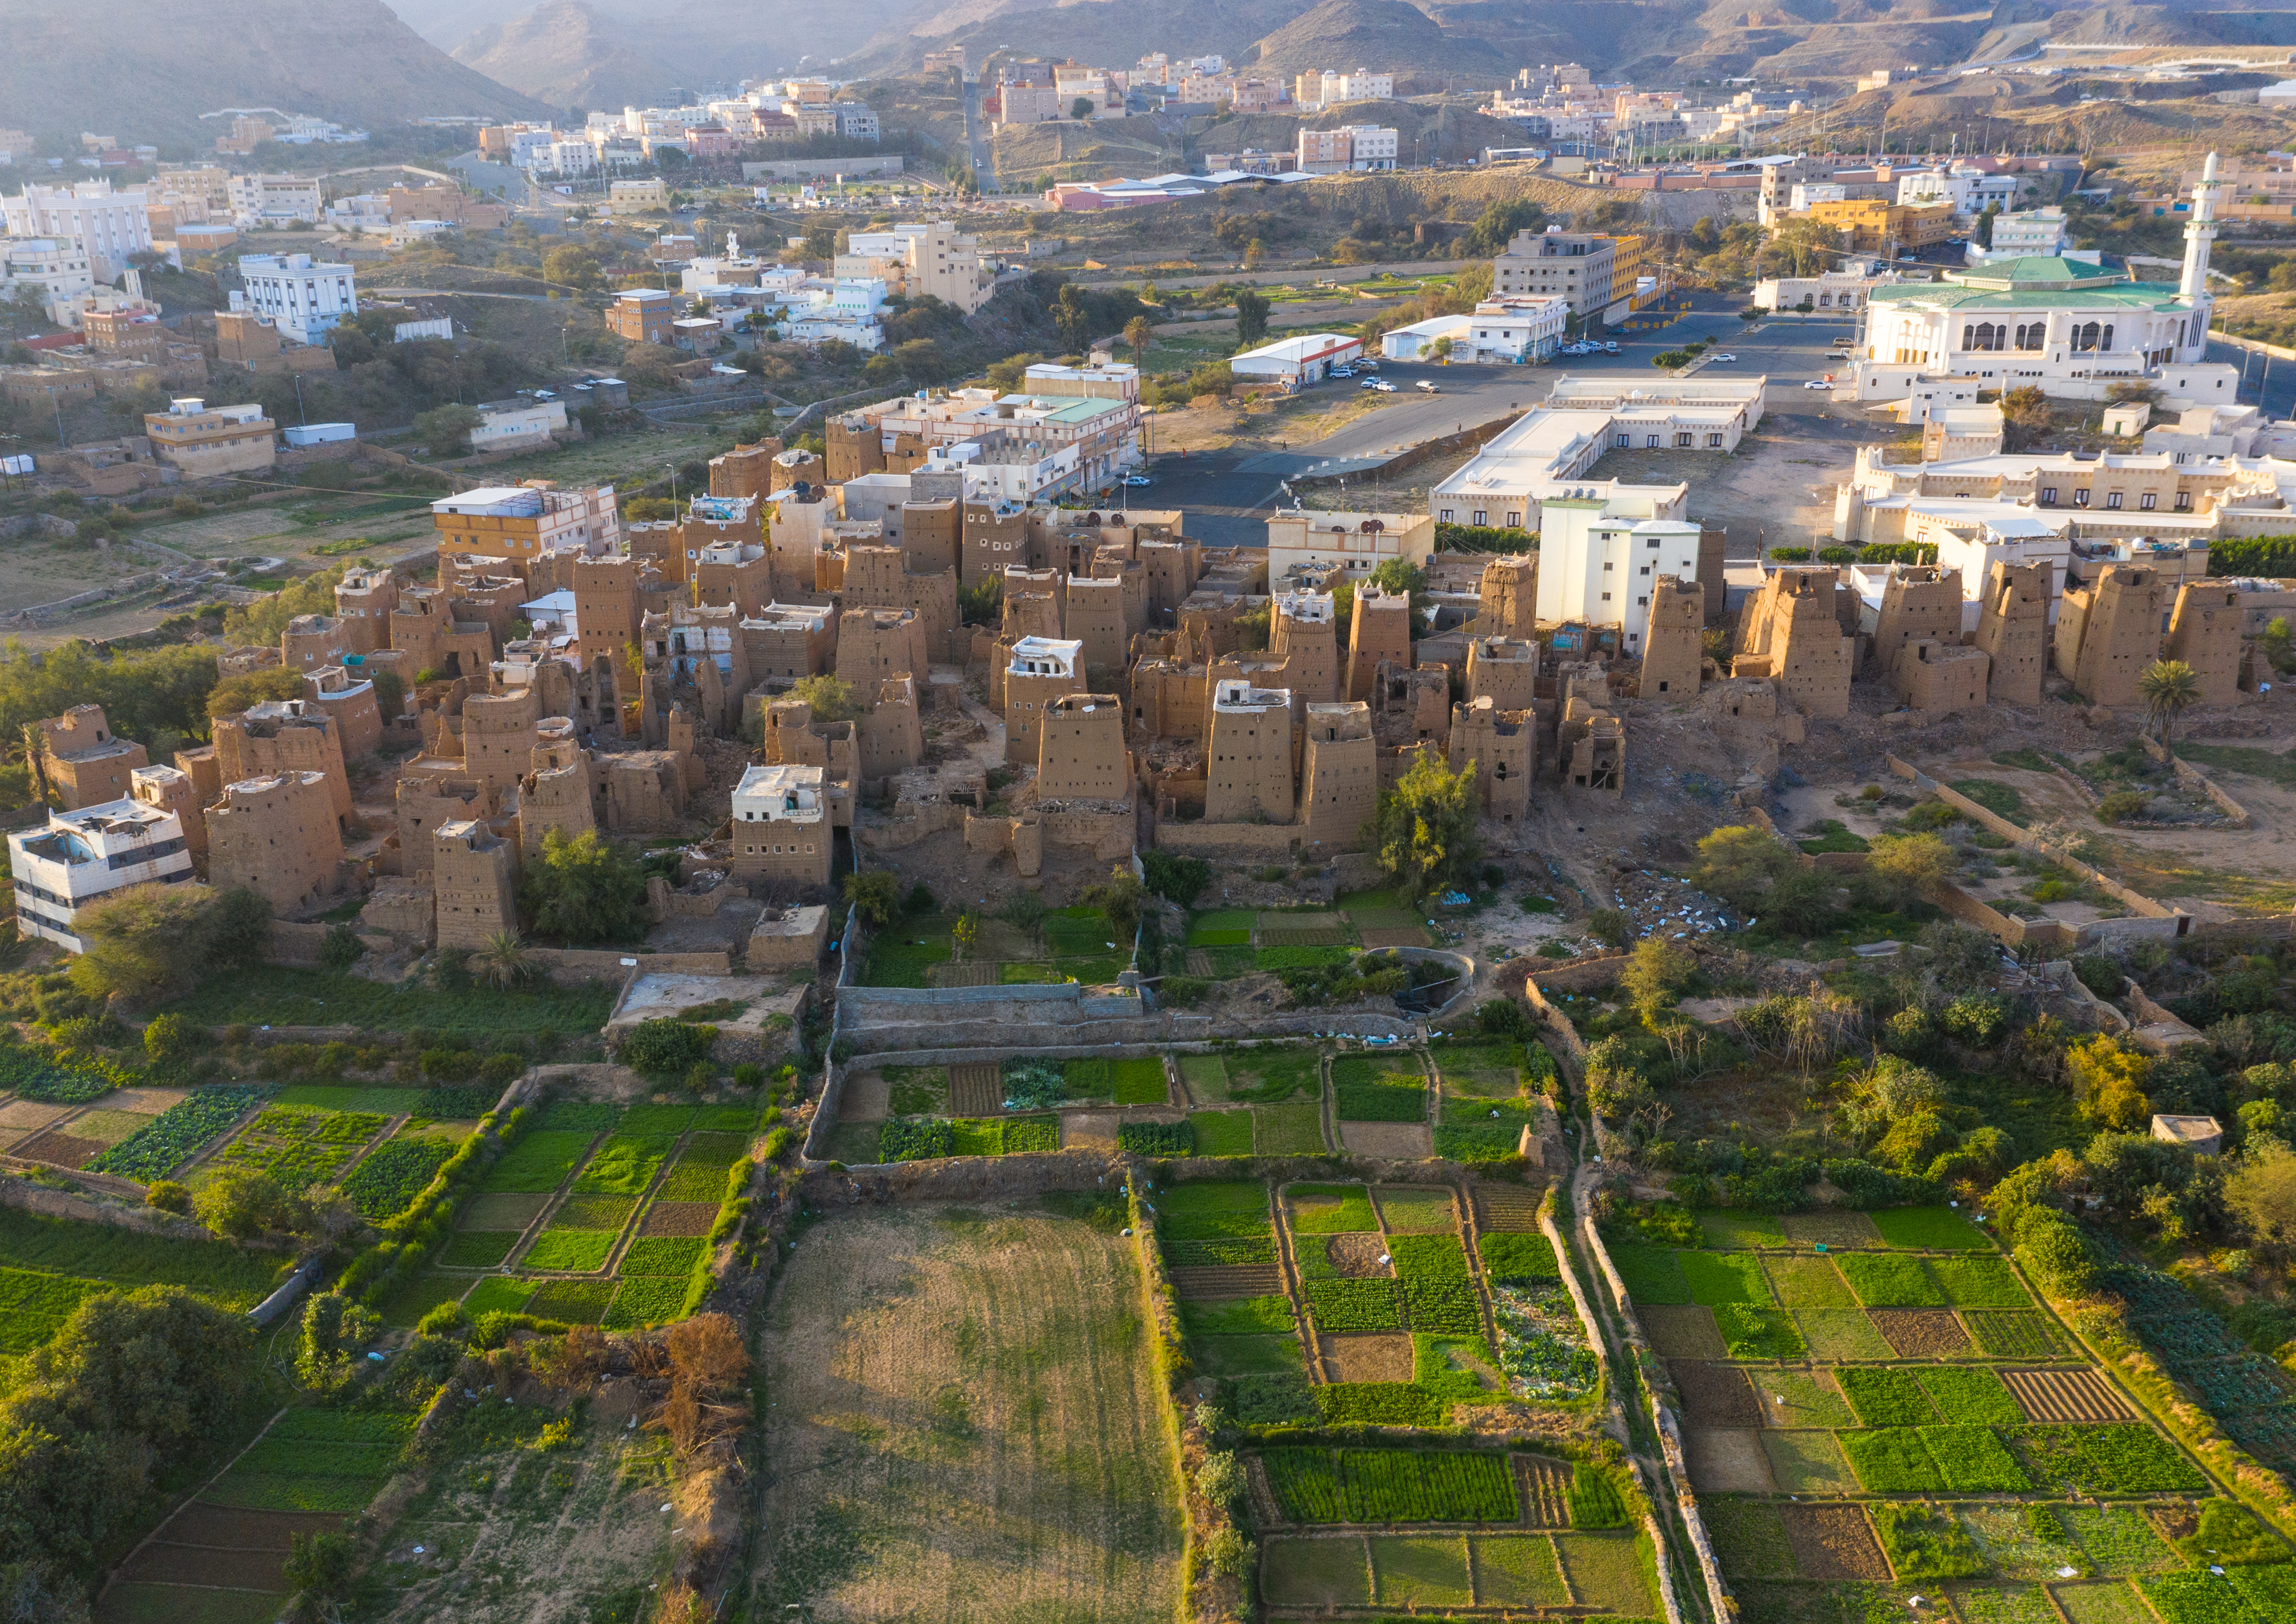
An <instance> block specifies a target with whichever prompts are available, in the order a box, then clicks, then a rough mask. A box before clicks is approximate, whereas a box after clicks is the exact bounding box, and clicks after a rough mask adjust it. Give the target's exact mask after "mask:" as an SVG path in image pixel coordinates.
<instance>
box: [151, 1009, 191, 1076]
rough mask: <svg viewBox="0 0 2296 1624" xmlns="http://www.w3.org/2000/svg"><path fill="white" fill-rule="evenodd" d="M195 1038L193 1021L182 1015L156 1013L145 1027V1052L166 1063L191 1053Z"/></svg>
mask: <svg viewBox="0 0 2296 1624" xmlns="http://www.w3.org/2000/svg"><path fill="white" fill-rule="evenodd" d="M192 1045H193V1030H192V1026H191V1023H190V1022H189V1021H185V1020H184V1018H183V1017H182V1016H181V1015H176V1014H167V1015H154V1016H152V1021H151V1024H149V1025H148V1026H146V1027H145V1028H144V1029H143V1052H144V1053H145V1054H149V1055H150V1056H151V1057H152V1059H153V1060H156V1061H159V1062H162V1063H163V1064H164V1063H165V1062H168V1061H171V1060H178V1059H181V1058H182V1057H183V1056H184V1055H185V1054H189V1053H190V1052H191V1049H192Z"/></svg>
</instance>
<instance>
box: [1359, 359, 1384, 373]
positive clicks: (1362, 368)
mask: <svg viewBox="0 0 2296 1624" xmlns="http://www.w3.org/2000/svg"><path fill="white" fill-rule="evenodd" d="M1356 370H1357V372H1359V373H1375V372H1377V371H1378V370H1379V363H1378V362H1376V361H1374V360H1373V359H1372V358H1371V357H1369V356H1365V357H1364V358H1363V359H1362V360H1360V361H1358V362H1357V363H1356Z"/></svg>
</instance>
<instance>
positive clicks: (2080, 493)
mask: <svg viewBox="0 0 2296 1624" xmlns="http://www.w3.org/2000/svg"><path fill="white" fill-rule="evenodd" d="M2073 505H2074V506H2075V507H2087V505H2088V487H2087V486H2086V485H2084V486H2082V487H2081V488H2079V490H2076V491H2075V492H2073Z"/></svg>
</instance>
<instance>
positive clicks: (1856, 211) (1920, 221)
mask: <svg viewBox="0 0 2296 1624" xmlns="http://www.w3.org/2000/svg"><path fill="white" fill-rule="evenodd" d="M1789 218H1793V219H1809V220H1816V221H1817V222H1819V223H1820V224H1821V225H1825V226H1833V228H1834V229H1835V230H1836V231H1839V232H1841V233H1842V234H1844V235H1845V237H1846V238H1847V241H1846V242H1845V243H1844V246H1845V247H1846V248H1848V250H1849V251H1850V252H1851V253H1853V254H1880V255H1882V256H1884V257H1886V258H1895V257H1896V256H1897V255H1898V254H1902V253H1910V252H1912V251H1914V250H1917V249H1923V248H1932V247H1935V246H1936V245H1937V244H1938V243H1940V242H1944V241H1945V240H1946V239H1947V238H1948V237H1950V236H1951V235H1953V205H1952V204H1951V203H1893V202H1890V201H1889V200H1888V199H1887V198H1844V199H1833V198H1828V199H1824V200H1822V201H1817V202H1815V203H1812V204H1811V205H1810V206H1809V208H1808V211H1807V212H1805V213H1803V214H1800V215H1794V216H1789Z"/></svg>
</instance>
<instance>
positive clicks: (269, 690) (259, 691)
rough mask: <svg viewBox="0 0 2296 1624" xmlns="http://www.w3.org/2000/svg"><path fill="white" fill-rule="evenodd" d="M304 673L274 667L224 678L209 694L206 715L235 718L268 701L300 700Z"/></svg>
mask: <svg viewBox="0 0 2296 1624" xmlns="http://www.w3.org/2000/svg"><path fill="white" fill-rule="evenodd" d="M302 697H303V673H302V672H300V671H293V670H288V669H285V668H282V667H279V666H274V667H272V668H270V669H269V670H266V671H243V672H242V673H241V674H240V675H238V676H236V677H225V678H223V679H222V680H221V681H219V682H217V684H216V685H215V686H214V687H213V688H212V689H210V690H209V693H208V715H209V718H215V717H219V716H236V715H238V714H239V713H240V712H241V711H242V710H245V709H248V708H250V706H254V705H260V704H262V703H264V702H265V701H267V700H282V699H301V698H302Z"/></svg>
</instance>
